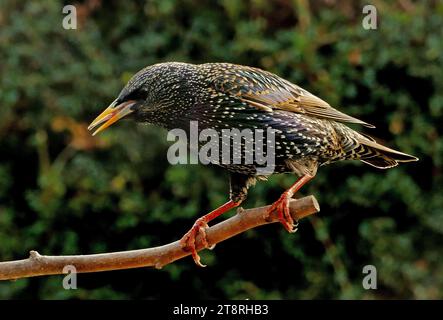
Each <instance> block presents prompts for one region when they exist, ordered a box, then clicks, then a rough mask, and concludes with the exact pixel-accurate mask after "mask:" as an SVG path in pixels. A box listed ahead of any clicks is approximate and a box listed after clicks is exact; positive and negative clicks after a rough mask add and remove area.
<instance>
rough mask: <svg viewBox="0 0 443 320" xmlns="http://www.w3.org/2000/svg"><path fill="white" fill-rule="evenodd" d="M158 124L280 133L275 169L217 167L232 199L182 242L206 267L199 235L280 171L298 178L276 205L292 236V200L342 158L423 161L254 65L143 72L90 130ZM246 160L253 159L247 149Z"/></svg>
mask: <svg viewBox="0 0 443 320" xmlns="http://www.w3.org/2000/svg"><path fill="white" fill-rule="evenodd" d="M123 117H127V118H132V119H133V120H135V121H137V122H143V123H150V124H155V125H158V126H161V127H164V128H166V129H168V130H172V129H176V128H180V129H183V130H185V131H186V132H189V130H190V123H191V122H192V121H198V124H199V127H198V130H199V132H201V131H202V130H204V129H213V130H215V131H216V132H218V133H220V135H221V136H222V135H223V134H222V131H223V129H233V128H237V129H239V130H242V129H251V130H266V129H268V128H272V129H273V132H274V133H275V141H274V145H275V148H274V149H273V150H274V151H273V156H274V160H275V166H274V170H273V171H272V172H270V173H263V171H260V170H259V169H260V168H261V166H262V164H258V163H257V162H256V161H255V160H254V161H253V162H252V163H251V162H249V163H244V162H241V163H234V162H229V161H228V162H227V163H226V162H222V161H219V160H217V161H212V162H213V163H214V164H216V165H219V166H221V167H223V168H225V169H227V170H228V171H229V173H230V199H229V201H228V202H226V203H225V204H223V205H222V206H220V207H219V208H217V209H215V210H214V211H212V212H210V213H208V214H206V215H204V216H202V217H201V218H199V219H197V220H196V222H195V223H194V225H193V226H192V228H191V229H190V230H189V231H188V232H187V233H186V234H185V235H184V236H183V237H182V239H181V243H182V245H183V248H184V250H189V251H191V253H192V257H193V259H194V261H195V263H196V264H198V265H200V266H203V265H202V264H201V262H200V257H199V255H198V254H197V251H196V249H195V239H196V236H197V235H198V234H199V233H201V235H202V239H203V241H204V242H206V243H205V244H206V245H207V241H205V239H206V237H205V228H207V223H208V222H209V221H211V220H213V219H214V218H216V217H218V216H219V215H221V214H223V213H225V212H226V211H228V210H230V209H232V208H234V207H237V206H239V205H240V203H242V202H243V201H244V200H245V198H246V196H247V192H248V188H249V187H250V186H252V185H254V184H255V182H256V180H257V179H260V180H266V177H267V176H269V175H270V174H273V173H293V174H295V175H296V176H298V177H299V178H298V180H297V181H296V182H295V183H294V184H293V185H292V186H291V187H290V188H289V189H288V190H286V191H285V192H284V193H283V194H282V195H281V197H280V198H279V199H278V200H277V201H276V202H275V203H274V204H273V205H272V206H271V208H270V210H269V211H268V213H269V214H270V213H272V212H273V211H276V212H277V214H278V217H279V220H280V222H281V223H282V224H283V226H284V227H285V229H286V230H287V231H289V232H295V230H296V229H295V223H294V221H293V219H292V217H291V215H290V213H289V207H288V204H289V200H290V199H291V198H292V196H293V195H294V194H295V193H296V192H297V191H298V190H299V189H300V188H301V187H302V186H303V185H304V184H305V183H306V182H308V181H309V180H311V179H312V178H313V177H314V176H315V174H316V172H317V168H318V167H319V166H322V165H325V164H329V163H332V162H335V161H339V160H360V161H362V162H364V163H366V164H369V165H371V166H373V167H376V168H380V169H387V168H392V167H395V166H396V165H398V163H399V162H409V161H417V160H418V158H416V157H414V156H411V155H408V154H405V153H402V152H399V151H396V150H393V149H390V148H388V147H385V146H383V145H381V144H379V143H377V142H376V141H375V140H374V139H373V138H371V137H369V136H367V135H365V134H363V133H358V132H357V131H355V130H353V129H351V128H350V127H348V126H347V125H346V124H349V123H351V124H359V125H363V126H366V127H373V126H372V125H370V124H368V123H366V122H364V121H362V120H359V119H356V118H354V117H352V116H349V115H347V114H345V113H343V112H340V111H338V110H337V109H335V108H333V107H331V106H330V105H329V104H328V103H327V102H325V101H323V100H322V99H320V98H318V97H316V96H315V95H313V94H311V93H309V92H308V91H306V90H304V89H303V88H301V87H299V86H297V85H295V84H293V83H291V82H289V81H287V80H285V79H283V78H280V77H279V76H277V75H275V74H273V73H270V72H267V71H264V70H261V69H258V68H253V67H248V66H242V65H235V64H230V63H206V64H199V65H195V64H188V63H178V62H167V63H159V64H155V65H152V66H148V67H146V68H144V69H142V70H140V71H139V72H138V73H136V74H135V75H134V76H133V77H132V78H131V79H130V80H129V82H128V83H127V84H126V86H125V87H124V88H123V89H122V91H121V92H120V94H119V95H118V97H117V99H115V100H114V101H113V102H112V103H111V105H110V106H109V107H108V108H107V109H106V110H104V111H103V112H102V113H101V114H100V115H99V116H98V117H97V118H96V119H95V120H94V121H93V122H92V123H91V125H90V126H89V128H88V129H89V130H93V129H94V128H97V127H98V128H97V129H96V130H95V131H94V133H93V134H94V135H95V134H97V133H98V132H100V131H102V130H104V129H105V128H107V127H109V126H110V125H111V124H113V123H114V122H116V121H118V120H119V119H121V118H123ZM267 137H268V136H265V137H264V138H263V137H262V139H261V140H262V141H258V140H257V139H256V138H255V137H253V138H252V140H254V139H255V140H254V141H245V139H242V140H241V142H240V144H241V146H243V147H244V146H245V145H246V143H247V142H252V143H253V144H252V145H253V147H255V148H258V147H257V146H258V145H259V142H260V143H261V145H260V146H261V148H263V149H265V148H267V147H268V146H267V144H269V142H270V140H268V138H267ZM241 150H242V153H241V159H242V160H244V159H245V157H246V156H247V154H246V153H247V150H246V148H242V149H241Z"/></svg>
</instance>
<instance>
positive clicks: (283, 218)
mask: <svg viewBox="0 0 443 320" xmlns="http://www.w3.org/2000/svg"><path fill="white" fill-rule="evenodd" d="M312 178H313V176H310V175H304V176H302V177H300V178H299V179H298V180H297V181H296V182H295V183H294V184H293V185H292V186H291V187H290V188H289V189H288V190H286V191H285V192H283V194H282V195H281V196H280V199H278V200H277V201H275V202H274V203H273V204H272V206H271V208H270V209H269V210H268V214H271V213H272V212H273V211H275V210H277V213H278V219H279V220H280V222H281V223H282V224H283V226H284V227H285V229H286V230H287V231H288V232H291V233H292V232H295V231H297V229H294V227H295V225H294V219H292V216H291V214H290V212H289V200H290V199H291V198H292V196H293V195H294V193H296V192H297V191H298V190H299V189H300V188H301V187H303V185H304V184H305V183H306V182H308V181H309V180H311V179H312Z"/></svg>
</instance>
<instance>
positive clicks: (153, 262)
mask: <svg viewBox="0 0 443 320" xmlns="http://www.w3.org/2000/svg"><path fill="white" fill-rule="evenodd" d="M289 206H290V211H291V215H292V217H293V218H294V219H295V220H300V219H302V218H304V217H306V216H308V215H311V214H314V213H316V212H318V211H319V210H320V207H319V204H318V202H317V200H316V199H315V197H314V196H308V197H304V198H301V199H297V200H294V199H293V200H291V202H290V204H289ZM268 208H269V206H266V207H260V208H253V209H247V210H244V209H242V208H239V209H238V210H237V214H236V215H235V216H233V217H231V218H229V219H226V220H224V221H222V222H220V223H218V224H216V225H214V226H212V227H210V228H209V229H208V230H207V231H206V235H207V240H208V244H209V245H210V246H212V245H215V244H217V243H219V242H221V241H223V240H226V239H229V238H231V237H233V236H235V235H237V234H239V233H242V232H244V231H246V230H248V229H252V228H255V227H257V226H260V225H264V224H268V223H273V222H276V221H278V218H277V215H276V214H275V212H274V213H272V214H271V216H270V217H266V212H267V209H268ZM196 247H197V250H202V249H204V248H203V244H202V241H201V237H200V236H198V237H197V239H196ZM189 254H190V253H189V252H187V251H184V250H183V249H182V247H181V246H180V243H179V241H175V242H172V243H169V244H166V245H163V246H159V247H154V248H148V249H139V250H131V251H120V252H110V253H101V254H89V255H71V256H43V255H40V254H39V253H38V252H37V251H31V252H30V255H29V258H28V259H24V260H16V261H7V262H0V280H13V279H19V278H27V277H35V276H42V275H51V274H63V273H64V272H63V268H64V267H65V266H67V265H73V266H75V268H76V271H77V272H78V273H85V272H98V271H108V270H119V269H130V268H140V267H152V266H153V267H156V268H161V267H163V266H165V265H167V264H169V263H171V262H174V261H176V260H178V259H181V258H183V257H186V256H188V255H189Z"/></svg>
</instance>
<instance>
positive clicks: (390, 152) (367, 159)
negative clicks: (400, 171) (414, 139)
mask: <svg viewBox="0 0 443 320" xmlns="http://www.w3.org/2000/svg"><path fill="white" fill-rule="evenodd" d="M359 142H360V144H361V146H362V147H363V149H364V151H363V152H362V153H361V154H362V157H361V158H360V160H361V161H362V162H364V163H366V164H369V165H371V166H373V167H376V168H379V169H388V168H392V167H395V166H397V165H398V163H399V162H411V161H418V158H417V157H414V156H411V155H409V154H406V153H403V152H400V151H397V150H394V149H391V148H388V147H385V146H383V145H381V144H379V143H377V142H375V141H373V140H369V139H366V137H365V138H363V139H359Z"/></svg>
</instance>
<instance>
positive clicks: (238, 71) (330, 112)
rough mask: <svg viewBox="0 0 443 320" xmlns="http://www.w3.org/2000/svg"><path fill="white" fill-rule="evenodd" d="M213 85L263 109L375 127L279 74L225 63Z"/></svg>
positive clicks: (217, 72) (221, 66)
mask: <svg viewBox="0 0 443 320" xmlns="http://www.w3.org/2000/svg"><path fill="white" fill-rule="evenodd" d="M218 68H219V70H217V71H216V72H214V73H213V74H215V75H216V76H215V77H214V79H213V84H214V86H215V89H216V90H217V91H223V92H225V93H228V94H229V95H233V96H236V97H238V98H240V99H241V100H242V101H244V102H246V103H248V104H249V105H251V106H254V107H256V108H258V109H260V110H264V111H268V112H272V111H273V110H275V109H279V110H285V111H290V112H297V113H303V114H307V115H310V116H314V117H317V118H324V119H330V120H334V121H339V122H348V123H357V124H361V125H364V126H367V127H374V126H373V125H371V124H368V123H366V122H364V121H362V120H359V119H357V118H354V117H351V116H349V115H347V114H345V113H343V112H341V111H338V110H337V109H334V108H333V107H331V106H330V105H329V104H328V103H327V102H325V101H323V100H322V99H320V98H318V97H316V96H314V95H313V94H311V93H310V92H308V91H306V90H304V89H303V88H300V87H299V86H297V85H295V84H293V83H291V82H289V81H287V80H285V79H282V78H280V77H278V76H277V75H275V74H273V73H270V72H267V71H264V70H261V69H257V68H251V67H244V66H236V65H230V64H221V65H220V66H219V67H218Z"/></svg>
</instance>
